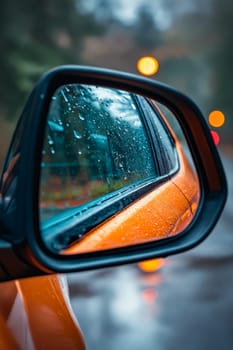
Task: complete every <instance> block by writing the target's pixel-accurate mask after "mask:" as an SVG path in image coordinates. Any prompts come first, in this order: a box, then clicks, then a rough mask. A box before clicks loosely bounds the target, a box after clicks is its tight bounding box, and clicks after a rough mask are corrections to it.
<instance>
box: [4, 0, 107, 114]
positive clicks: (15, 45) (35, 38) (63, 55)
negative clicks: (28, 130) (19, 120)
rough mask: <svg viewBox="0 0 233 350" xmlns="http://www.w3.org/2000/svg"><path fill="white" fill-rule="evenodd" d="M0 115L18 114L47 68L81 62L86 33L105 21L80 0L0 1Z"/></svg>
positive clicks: (96, 30)
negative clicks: (99, 18) (90, 11)
mask: <svg viewBox="0 0 233 350" xmlns="http://www.w3.org/2000/svg"><path fill="white" fill-rule="evenodd" d="M0 13H1V21H0V50H1V55H0V66H1V84H0V96H1V100H0V115H4V116H5V117H7V118H8V119H13V118H15V117H16V116H18V113H19V109H21V108H22V106H23V104H24V102H25V98H26V96H27V95H28V93H29V92H30V90H31V88H32V86H33V84H34V82H35V81H36V80H37V78H38V76H40V75H41V74H42V73H43V72H44V71H46V70H47V69H49V68H51V67H53V66H56V65H60V64H71V63H73V64H78V63H81V60H82V59H81V55H80V51H81V48H82V44H83V40H84V38H85V36H87V35H89V34H95V35H97V34H99V33H102V31H103V25H102V24H100V23H98V22H97V21H96V19H95V16H94V14H92V13H88V12H85V11H84V9H83V1H82V0H49V1H47V0H41V1H38V0H21V1H17V0H11V1H10V2H9V1H8V0H2V1H1V3H0Z"/></svg>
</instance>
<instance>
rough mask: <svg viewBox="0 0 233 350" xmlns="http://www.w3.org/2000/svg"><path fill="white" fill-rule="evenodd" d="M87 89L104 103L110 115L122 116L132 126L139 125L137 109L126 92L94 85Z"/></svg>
mask: <svg viewBox="0 0 233 350" xmlns="http://www.w3.org/2000/svg"><path fill="white" fill-rule="evenodd" d="M88 89H89V90H91V92H92V94H93V95H95V96H96V97H97V100H98V102H99V103H103V104H105V106H106V109H107V110H108V111H109V112H110V113H111V114H112V117H115V116H117V118H122V119H124V120H126V121H127V122H128V123H130V124H132V126H134V127H140V126H141V121H140V119H139V116H138V113H137V109H136V107H135V104H134V102H133V100H132V97H131V95H130V94H129V93H128V92H126V91H123V90H115V89H108V88H103V87H96V86H89V87H88Z"/></svg>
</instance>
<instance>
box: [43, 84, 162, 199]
mask: <svg viewBox="0 0 233 350" xmlns="http://www.w3.org/2000/svg"><path fill="white" fill-rule="evenodd" d="M156 169H157V168H156V166H155V164H154V159H153V157H152V151H151V146H150V143H149V141H148V138H147V134H146V132H145V128H144V126H143V122H142V120H141V117H140V115H139V111H138V109H137V104H136V102H135V100H134V96H133V95H132V94H130V93H128V92H125V91H120V90H112V89H107V88H100V87H95V86H87V85H78V84H75V85H66V86H65V87H62V88H60V89H59V90H58V91H57V92H56V94H55V95H54V96H53V101H52V104H51V106H50V110H49V117H48V127H47V135H46V139H45V143H44V151H43V159H42V179H41V184H42V187H41V201H42V202H47V204H48V202H49V201H51V202H54V201H55V200H56V203H58V202H59V201H60V203H62V201H66V205H68V206H74V205H77V204H80V205H81V204H83V203H85V202H87V201H90V200H93V199H94V198H96V197H99V196H101V195H104V194H107V193H111V192H113V191H115V190H118V189H121V188H123V187H125V186H129V185H131V184H134V183H138V182H140V181H145V180H147V179H150V178H156V177H157V176H158V175H159V174H158V172H157V171H156ZM74 199H75V200H76V201H75V202H74V201H73V200H74ZM77 199H78V201H79V203H78V202H77Z"/></svg>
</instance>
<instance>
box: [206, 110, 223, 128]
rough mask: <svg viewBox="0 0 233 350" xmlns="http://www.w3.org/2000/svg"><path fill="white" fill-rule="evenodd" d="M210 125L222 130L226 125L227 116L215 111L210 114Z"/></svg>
mask: <svg viewBox="0 0 233 350" xmlns="http://www.w3.org/2000/svg"><path fill="white" fill-rule="evenodd" d="M208 120H209V123H210V125H211V126H213V127H215V128H220V127H221V126H223V124H224V123H225V116H224V114H223V113H222V112H221V111H218V110H214V111H212V112H211V113H210V114H209V118H208Z"/></svg>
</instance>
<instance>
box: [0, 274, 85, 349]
mask: <svg viewBox="0 0 233 350" xmlns="http://www.w3.org/2000/svg"><path fill="white" fill-rule="evenodd" d="M0 349H16V350H18V349H22V350H29V349H30V350H31V349H78V350H84V349H85V345H84V340H83V336H82V333H81V330H80V328H79V325H78V323H77V320H76V319H75V316H74V315H73V312H72V309H71V306H70V304H69V298H68V291H67V287H66V284H65V280H64V278H63V277H60V276H58V275H50V276H46V277H33V278H27V279H22V280H18V281H12V282H6V283H2V284H1V285H0Z"/></svg>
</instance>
